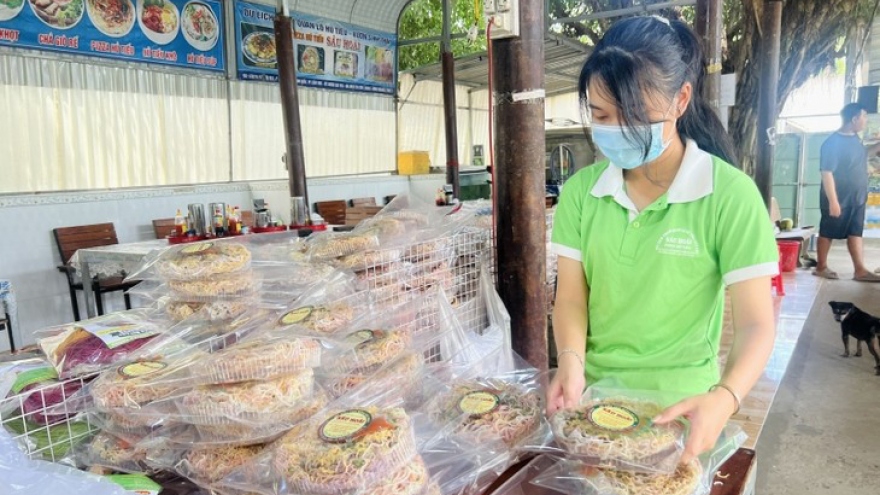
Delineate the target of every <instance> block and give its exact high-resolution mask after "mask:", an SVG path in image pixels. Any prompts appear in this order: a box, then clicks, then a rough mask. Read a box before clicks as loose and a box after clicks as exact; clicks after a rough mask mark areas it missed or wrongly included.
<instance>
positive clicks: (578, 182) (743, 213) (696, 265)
mask: <svg viewBox="0 0 880 495" xmlns="http://www.w3.org/2000/svg"><path fill="white" fill-rule="evenodd" d="M552 250H553V251H554V252H555V253H556V254H558V255H559V256H564V257H567V258H571V259H574V260H576V261H580V262H581V263H582V264H583V268H584V274H585V275H586V280H587V284H588V285H589V287H590V301H589V327H588V328H589V332H588V338H587V353H586V375H587V380H588V383H594V382H596V381H598V380H600V379H603V378H614V379H617V380H619V381H620V383H621V384H622V385H624V386H626V387H628V388H632V389H642V390H662V391H668V392H671V393H673V394H675V393H679V394H680V395H681V396H685V395H692V394H698V393H702V392H705V391H706V390H707V389H708V388H709V387H710V386H711V385H713V384H715V383H717V382H718V379H719V369H718V362H717V356H718V347H719V344H720V340H721V327H722V323H723V318H724V286H725V285H732V284H735V283H737V282H742V281H745V280H749V279H753V278H758V277H768V276H774V275H776V274H777V273H778V269H779V266H778V251H777V247H776V241H775V237H774V234H773V229H772V225H771V223H770V219H769V215H768V213H767V208H766V207H765V206H764V202H763V200H762V199H761V195H760V193H759V192H758V189H757V187H756V186H755V183H754V182H753V181H752V179H751V178H749V177H748V176H747V175H746V174H744V173H742V172H741V171H739V170H737V169H735V168H734V167H732V166H730V165H729V164H727V163H726V162H724V161H723V160H721V159H720V158H717V157H713V156H712V155H710V154H708V153H706V152H705V151H703V150H701V149H699V147H697V145H696V143H694V142H693V141H688V142H687V144H686V149H685V155H684V159H683V161H682V164H681V168H680V169H679V172H678V174H677V175H676V177H675V179H674V180H673V182H672V184H671V185H670V187H669V190H668V191H667V193H666V194H664V195H663V196H661V197H660V198H659V199H657V201H655V202H654V203H653V204H651V205H650V206H648V207H647V208H645V209H644V210H643V211H641V212H640V211H638V210H637V209H636V208H635V206H634V205H633V203H632V201H631V200H630V199H629V197H628V196H627V194H626V191H625V183H624V180H623V171H622V170H621V169H620V168H618V167H616V166H614V165H613V164H610V163H608V162H607V161H605V162H600V163H598V164H596V165H593V166H591V167H587V168H585V169H583V170H581V171H580V172H578V173H577V174H575V176H574V177H572V178H571V179H570V180H569V181H568V182H567V183H566V184H565V188H564V190H563V192H562V195H561V197H560V200H559V205H558V206H557V208H556V215H555V219H554V226H553V237H552ZM767 291H768V294H769V291H770V287H769V285H768V287H767Z"/></svg>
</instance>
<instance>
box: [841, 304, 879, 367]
mask: <svg viewBox="0 0 880 495" xmlns="http://www.w3.org/2000/svg"><path fill="white" fill-rule="evenodd" d="M828 304H829V305H830V306H831V310H832V311H834V319H835V320H837V322H839V323H840V330H841V332H842V333H841V337H842V338H843V357H849V336H850V335H852V336H853V337H855V339H856V354H855V355H856V357H859V356H861V355H862V341H865V343H866V344H868V351H869V352H870V353H871V355H872V356H874V371H875V374H877V375H880V355H878V353H877V348H876V346H875V345H874V342H876V338H877V337H878V335H880V318H877V317H875V316H871V315H869V314H868V313H865V312H864V311H862V310H860V309H859V308H857V307H856V306H855V304H853V303H848V302H835V301H831V302H829V303H828Z"/></svg>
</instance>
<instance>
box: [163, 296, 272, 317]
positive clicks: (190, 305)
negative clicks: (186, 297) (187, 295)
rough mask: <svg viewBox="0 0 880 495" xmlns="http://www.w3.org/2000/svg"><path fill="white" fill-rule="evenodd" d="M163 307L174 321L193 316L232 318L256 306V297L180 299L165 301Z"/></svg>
mask: <svg viewBox="0 0 880 495" xmlns="http://www.w3.org/2000/svg"><path fill="white" fill-rule="evenodd" d="M162 306H163V309H164V311H165V313H166V314H167V315H168V317H169V318H171V320H172V321H174V322H181V321H184V320H187V319H189V318H192V317H196V318H198V319H202V320H207V321H224V320H231V319H233V318H235V317H237V316H239V315H241V314H243V313H244V312H246V311H247V310H249V309H251V308H253V307H254V306H256V299H242V300H217V301H210V302H192V301H180V300H168V301H164V302H163V304H162Z"/></svg>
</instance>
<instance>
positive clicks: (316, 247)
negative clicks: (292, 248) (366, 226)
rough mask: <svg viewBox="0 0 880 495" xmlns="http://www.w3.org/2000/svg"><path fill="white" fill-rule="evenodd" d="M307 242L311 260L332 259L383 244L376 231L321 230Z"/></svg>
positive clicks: (372, 248)
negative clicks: (342, 231) (338, 231)
mask: <svg viewBox="0 0 880 495" xmlns="http://www.w3.org/2000/svg"><path fill="white" fill-rule="evenodd" d="M307 242H308V250H307V251H306V252H307V254H308V256H309V260H311V261H331V260H335V259H338V258H342V257H344V256H349V255H352V254H355V253H360V252H363V251H370V250H374V249H378V248H379V247H380V246H381V243H380V241H379V237H378V236H377V235H376V234H375V233H374V232H361V233H355V232H345V233H337V232H321V233H318V234H313V235H312V236H311V237H309V239H308V241H307Z"/></svg>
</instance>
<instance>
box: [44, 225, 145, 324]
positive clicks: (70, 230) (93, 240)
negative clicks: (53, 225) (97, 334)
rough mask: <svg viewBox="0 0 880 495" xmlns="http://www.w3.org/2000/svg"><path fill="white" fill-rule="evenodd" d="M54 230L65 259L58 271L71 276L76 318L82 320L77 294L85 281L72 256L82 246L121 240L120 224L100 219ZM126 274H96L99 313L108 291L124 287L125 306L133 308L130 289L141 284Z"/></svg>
mask: <svg viewBox="0 0 880 495" xmlns="http://www.w3.org/2000/svg"><path fill="white" fill-rule="evenodd" d="M52 233H53V234H54V235H55V244H56V245H57V246H58V252H59V253H60V254H61V261H62V263H63V264H62V265H61V266H59V267H58V271H60V272H61V273H63V274H65V276H66V277H67V286H68V289H69V290H70V305H71V307H72V308H73V318H74V320H75V321H79V320H80V315H79V303H78V301H77V298H76V291H78V290H83V282H82V281H81V280H78V277H77V276H76V269H75V268H74V267H72V266H70V257H71V256H73V253H75V252H77V250H79V249H85V248H93V247H99V246H110V245H113V244H119V240H118V239H117V237H116V227H115V226H114V225H113V224H112V223H99V224H94V225H80V226H77V227H62V228H57V229H53V230H52ZM124 278H125V276H124V274H123V276H116V277H109V278H100V277H94V278H92V280H91V284H92V291H94V293H95V304H96V306H97V309H98V314H99V315H103V314H104V300H103V297H104V294H106V293H108V292H117V291H123V296H124V298H125V308H126V309H131V298H130V297H129V295H128V293H127V292H126V291H128V289H130V288H132V287H134V286H135V285H137V282H123V279H124Z"/></svg>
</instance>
